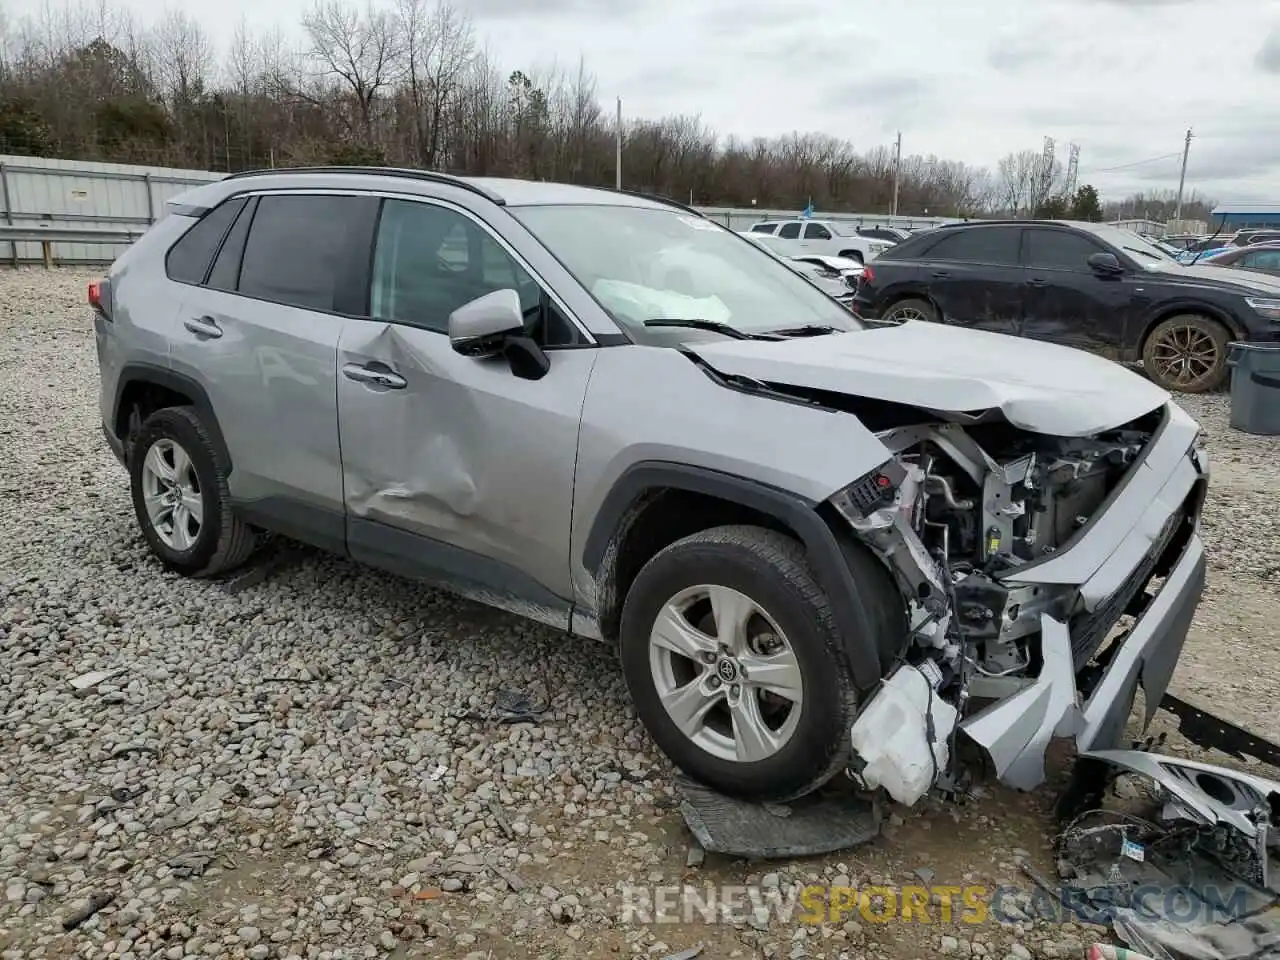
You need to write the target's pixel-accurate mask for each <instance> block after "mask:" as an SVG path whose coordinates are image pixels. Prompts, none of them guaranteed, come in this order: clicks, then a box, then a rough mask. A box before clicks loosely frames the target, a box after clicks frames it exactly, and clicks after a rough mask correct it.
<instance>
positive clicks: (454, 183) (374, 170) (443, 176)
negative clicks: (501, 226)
mask: <svg viewBox="0 0 1280 960" xmlns="http://www.w3.org/2000/svg"><path fill="white" fill-rule="evenodd" d="M276 173H278V174H286V175H289V176H294V175H297V174H302V173H311V174H317V175H320V174H326V173H340V174H361V173H364V174H369V175H371V176H375V177H403V178H405V179H409V180H425V181H427V182H429V183H440V184H446V185H448V186H450V187H457V188H459V189H460V190H469V191H471V192H472V193H475V194H478V195H479V196H482V197H484V198H485V199H486V200H491V201H493V202H494V203H496V204H498V205H499V206H504V205H505V204H506V200H504V199H503V198H502V197H501V196H499V195H498V194H496V193H494V192H493V191H492V190H486V189H485V188H484V187H481V186H478V185H476V184H474V183H472V182H471V181H470V180H464V179H463V178H462V177H455V176H452V175H450V174H447V173H436V172H435V171H433V170H412V169H409V168H407V167H350V166H347V167H342V166H337V167H268V168H263V169H259V170H242V171H241V172H239V173H233V174H230V175H229V176H226V177H223V180H242V179H244V178H245V177H268V176H271V175H272V174H276Z"/></svg>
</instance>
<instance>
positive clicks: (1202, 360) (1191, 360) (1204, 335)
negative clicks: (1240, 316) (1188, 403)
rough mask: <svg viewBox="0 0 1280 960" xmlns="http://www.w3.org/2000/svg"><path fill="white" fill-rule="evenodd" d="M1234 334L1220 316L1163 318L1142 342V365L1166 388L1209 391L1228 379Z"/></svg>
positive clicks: (1182, 391)
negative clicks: (1211, 318) (1223, 323)
mask: <svg viewBox="0 0 1280 960" xmlns="http://www.w3.org/2000/svg"><path fill="white" fill-rule="evenodd" d="M1230 340H1231V334H1230V333H1228V332H1227V329H1226V327H1224V326H1223V325H1222V324H1220V323H1218V321H1216V320H1210V319H1209V318H1208V317H1202V316H1199V315H1198V314H1191V313H1188V314H1182V315H1180V316H1176V317H1170V318H1169V319H1168V320H1164V321H1161V322H1160V323H1159V324H1157V325H1156V328H1155V329H1154V330H1152V331H1151V335H1150V336H1148V337H1147V342H1146V343H1144V344H1143V346H1142V368H1143V370H1145V371H1146V373H1147V376H1149V377H1150V378H1151V379H1152V381H1154V382H1155V383H1156V384H1157V385H1159V386H1161V387H1163V388H1164V389H1165V390H1170V391H1178V392H1181V393H1207V392H1208V391H1210V390H1215V389H1217V388H1218V387H1219V386H1220V385H1221V384H1222V382H1223V381H1224V380H1226V379H1227V346H1228V343H1229V342H1230Z"/></svg>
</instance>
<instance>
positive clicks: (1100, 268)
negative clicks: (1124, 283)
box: [1086, 252, 1124, 276]
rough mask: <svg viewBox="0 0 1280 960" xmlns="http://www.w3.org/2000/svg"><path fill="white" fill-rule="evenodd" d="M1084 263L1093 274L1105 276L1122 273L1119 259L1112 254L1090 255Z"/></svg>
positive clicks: (1122, 269)
mask: <svg viewBox="0 0 1280 960" xmlns="http://www.w3.org/2000/svg"><path fill="white" fill-rule="evenodd" d="M1086 262H1087V263H1088V264H1089V269H1090V270H1092V271H1093V272H1094V273H1101V274H1104V275H1107V276H1115V275H1116V274H1120V273H1124V267H1123V266H1122V265H1121V263H1120V258H1119V257H1117V256H1116V255H1115V254H1114V253H1102V252H1098V253H1092V254H1090V255H1089V259H1088V260H1087V261H1086Z"/></svg>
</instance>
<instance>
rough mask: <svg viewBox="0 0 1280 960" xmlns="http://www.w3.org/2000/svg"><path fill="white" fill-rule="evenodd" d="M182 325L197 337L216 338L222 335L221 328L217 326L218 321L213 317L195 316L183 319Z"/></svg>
mask: <svg viewBox="0 0 1280 960" xmlns="http://www.w3.org/2000/svg"><path fill="white" fill-rule="evenodd" d="M182 325H183V326H184V327H186V328H187V329H188V330H189V331H191V332H192V333H194V334H195V335H196V336H197V337H204V338H205V339H207V340H217V339H218V338H219V337H220V336H222V328H221V327H219V326H218V322H217V321H216V320H214V319H213V317H195V318H194V319H191V320H184V321H183V323H182Z"/></svg>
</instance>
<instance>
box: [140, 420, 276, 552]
mask: <svg viewBox="0 0 1280 960" xmlns="http://www.w3.org/2000/svg"><path fill="white" fill-rule="evenodd" d="M129 479H130V485H131V487H132V492H133V508H134V513H135V515H136V516H137V518H138V526H139V527H141V528H142V535H143V537H144V538H145V539H146V541H147V545H148V546H149V547H150V548H151V552H152V553H154V554H155V555H156V556H157V557H158V558H159V559H160V560H161V562H162V563H164V565H165V566H166V567H168V568H169V569H171V570H174V571H176V572H178V573H181V574H184V575H186V576H196V577H207V576H212V575H214V574H218V573H223V572H225V571H228V570H231V569H232V568H234V567H237V566H239V565H240V564H242V563H243V562H244V561H245V560H247V559H248V558H249V555H250V554H251V553H252V552H253V548H254V547H255V546H256V537H255V535H254V532H253V530H252V529H251V528H250V527H249V526H248V525H246V524H245V523H244V522H243V521H241V520H240V519H238V518H237V517H236V516H235V515H234V514H233V513H232V511H231V501H230V494H229V493H228V491H227V478H226V470H225V468H224V467H223V466H222V465H221V464H220V463H219V462H218V456H217V453H216V452H215V450H214V446H213V442H212V440H211V439H210V437H209V432H208V431H207V430H206V429H205V426H204V424H203V423H202V422H201V420H200V416H199V414H197V413H196V412H195V411H194V410H193V409H191V408H190V407H166V408H164V409H162V410H157V411H156V412H155V413H153V414H151V416H149V417H147V419H146V421H145V422H144V423H143V424H142V429H141V430H140V431H139V432H138V434H137V437H136V440H135V442H134V443H133V445H132V449H131V452H130V455H129Z"/></svg>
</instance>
